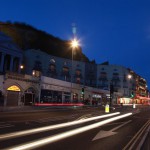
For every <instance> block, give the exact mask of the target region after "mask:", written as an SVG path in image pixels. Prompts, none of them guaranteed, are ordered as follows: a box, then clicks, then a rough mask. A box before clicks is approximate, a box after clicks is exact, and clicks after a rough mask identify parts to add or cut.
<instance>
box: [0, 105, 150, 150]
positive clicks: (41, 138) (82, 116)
mask: <svg viewBox="0 0 150 150" xmlns="http://www.w3.org/2000/svg"><path fill="white" fill-rule="evenodd" d="M118 111H120V114H114V113H115V112H118ZM130 112H131V113H132V114H131V113H130ZM1 114H2V115H1V116H0V149H14V150H21V149H26V150H29V149H36V150H41V149H42V150H83V149H84V150H120V149H123V150H127V149H136V148H137V147H138V146H139V147H140V146H142V144H143V143H142V142H141V141H142V140H143V137H144V135H145V131H146V130H147V129H148V127H149V126H150V108H149V107H140V108H136V109H132V108H118V109H116V110H115V111H111V112H110V113H105V112H104V110H103V109H101V110H100V108H92V107H89V108H79V109H67V110H66V109H63V110H62V109H56V110H46V111H45V110H43V111H40V112H37V111H36V112H35V111H34V112H13V113H11V112H10V113H8V112H7V113H1ZM108 114H114V115H113V116H109V117H108V116H107V117H106V118H100V116H102V115H104V116H105V115H108ZM97 116H98V117H99V118H96V117H97ZM93 117H95V118H93ZM117 117H120V118H119V119H117ZM121 117H124V118H121ZM111 119H114V120H113V121H111ZM72 121H74V122H72ZM69 123H71V125H68V124H69ZM56 124H57V125H58V126H59V127H58V126H57V127H56V126H54V125H56ZM60 124H61V125H63V126H61V125H60ZM52 126H53V128H52ZM42 127H46V128H42ZM33 129H37V131H34V130H33ZM21 131H25V132H21ZM29 131H30V132H29ZM14 132H15V134H14ZM18 133H20V134H21V135H19V136H17V134H18ZM41 143H42V144H41ZM20 146H22V147H20ZM145 149H146V148H145Z"/></svg>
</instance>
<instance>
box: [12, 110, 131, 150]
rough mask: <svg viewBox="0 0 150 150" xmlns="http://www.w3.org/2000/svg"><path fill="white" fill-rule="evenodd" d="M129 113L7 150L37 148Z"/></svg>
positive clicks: (126, 115) (123, 116)
mask: <svg viewBox="0 0 150 150" xmlns="http://www.w3.org/2000/svg"><path fill="white" fill-rule="evenodd" d="M130 115H132V113H127V114H124V115H120V116H117V117H113V118H110V119H106V120H104V121H101V122H98V123H94V124H91V125H88V126H85V127H81V128H77V129H74V130H70V131H67V132H64V133H61V134H57V135H54V136H49V137H46V138H44V139H41V140H36V141H33V142H31V143H26V144H24V145H20V146H16V147H12V148H9V150H29V149H33V148H36V147H38V148H39V147H40V146H43V145H46V144H50V143H53V142H56V141H58V140H61V139H64V138H67V137H70V136H73V135H76V134H79V133H83V132H85V131H88V130H91V129H94V128H97V127H100V126H102V125H104V124H107V123H110V122H112V121H115V120H119V119H122V118H125V117H128V116H130Z"/></svg>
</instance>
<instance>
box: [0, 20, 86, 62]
mask: <svg viewBox="0 0 150 150" xmlns="http://www.w3.org/2000/svg"><path fill="white" fill-rule="evenodd" d="M0 31H1V32H4V33H5V34H6V35H8V36H10V37H12V39H13V41H14V42H15V43H16V44H17V45H18V46H19V47H20V48H21V49H23V50H26V49H40V50H42V51H44V52H46V53H48V54H50V55H54V56H58V57H63V58H68V59H71V58H72V51H71V48H70V44H69V43H70V41H65V40H62V39H60V38H57V37H55V36H53V35H51V34H48V33H46V32H44V31H41V30H38V29H36V28H34V27H32V26H30V25H27V24H25V23H18V22H15V23H11V22H0ZM74 60H79V61H85V62H89V59H88V58H87V57H86V56H85V55H84V54H83V53H82V49H81V47H79V48H78V49H76V52H75V53H74Z"/></svg>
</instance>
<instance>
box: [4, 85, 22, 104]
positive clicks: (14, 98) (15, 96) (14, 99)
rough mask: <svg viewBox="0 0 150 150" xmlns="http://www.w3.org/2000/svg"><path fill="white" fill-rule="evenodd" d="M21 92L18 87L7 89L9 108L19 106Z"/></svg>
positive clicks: (13, 86)
mask: <svg viewBox="0 0 150 150" xmlns="http://www.w3.org/2000/svg"><path fill="white" fill-rule="evenodd" d="M20 91H21V90H20V88H19V87H18V86H16V85H12V86H10V87H8V88H7V103H6V105H7V106H18V102H19V94H20Z"/></svg>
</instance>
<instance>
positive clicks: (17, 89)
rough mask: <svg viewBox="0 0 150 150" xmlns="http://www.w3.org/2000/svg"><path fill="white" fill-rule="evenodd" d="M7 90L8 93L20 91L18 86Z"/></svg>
mask: <svg viewBox="0 0 150 150" xmlns="http://www.w3.org/2000/svg"><path fill="white" fill-rule="evenodd" d="M7 90H8V91H20V88H19V87H18V86H16V85H12V86H10V87H9V88H8V89H7Z"/></svg>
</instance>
